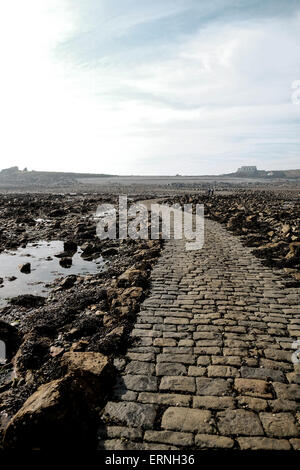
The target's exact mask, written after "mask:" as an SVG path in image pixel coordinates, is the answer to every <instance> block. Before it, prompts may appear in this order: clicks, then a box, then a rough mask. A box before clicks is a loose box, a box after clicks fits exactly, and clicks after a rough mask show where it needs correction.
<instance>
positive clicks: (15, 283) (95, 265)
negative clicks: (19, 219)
mask: <svg viewBox="0 0 300 470" xmlns="http://www.w3.org/2000/svg"><path fill="white" fill-rule="evenodd" d="M63 247H64V244H63V242H62V241H52V242H45V241H40V242H36V243H28V245H27V246H26V248H19V249H18V250H15V251H4V252H3V253H0V278H3V282H2V283H0V307H3V306H5V304H6V300H5V299H7V298H10V297H15V296H17V295H22V294H33V295H45V296H46V295H47V293H48V292H49V286H48V284H49V283H52V282H53V281H54V279H56V278H57V277H63V276H66V275H69V274H76V275H85V274H96V273H99V272H101V271H103V270H104V269H105V266H106V264H105V262H104V260H103V258H102V257H101V256H100V257H99V258H97V259H95V260H93V261H88V260H86V259H83V258H82V257H81V253H82V251H81V250H80V249H79V250H77V252H75V253H74V255H73V256H72V257H71V256H68V258H57V257H56V256H55V255H57V254H59V253H61V252H62V251H63ZM28 262H29V263H31V272H30V273H29V274H23V273H21V272H20V270H19V265H22V264H25V263H28Z"/></svg>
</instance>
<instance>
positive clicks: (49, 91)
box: [0, 0, 300, 175]
mask: <svg viewBox="0 0 300 470" xmlns="http://www.w3.org/2000/svg"><path fill="white" fill-rule="evenodd" d="M0 60H1V75H0V77H1V78H0V83H1V87H0V125H1V135H0V168H5V167H9V166H13V165H18V166H19V167H20V168H23V167H25V166H27V167H28V168H29V169H35V170H71V171H85V172H103V173H113V174H176V173H181V174H191V175H192V174H213V173H215V174H217V173H224V172H229V171H233V170H235V169H236V168H237V167H238V166H241V165H257V166H258V167H259V168H260V169H292V168H300V105H297V104H296V103H295V104H293V102H292V93H293V89H292V83H293V82H294V81H296V80H300V0H289V1H286V0H263V1H262V0H201V1H200V0H26V1H24V0H9V1H5V2H4V1H3V2H1V3H0ZM299 83H300V82H299ZM294 93H297V90H296V91H295V90H294ZM294 101H295V100H294Z"/></svg>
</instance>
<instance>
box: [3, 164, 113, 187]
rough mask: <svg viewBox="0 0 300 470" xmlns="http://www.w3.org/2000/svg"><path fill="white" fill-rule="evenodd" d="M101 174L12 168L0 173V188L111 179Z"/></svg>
mask: <svg viewBox="0 0 300 470" xmlns="http://www.w3.org/2000/svg"><path fill="white" fill-rule="evenodd" d="M113 176H114V175H108V174H103V173H97V174H94V173H72V172H60V171H34V170H32V171H28V170H27V168H24V170H20V169H19V167H17V166H13V167H10V168H5V169H3V170H1V171H0V187H5V188H10V187H20V188H22V187H44V186H46V187H54V188H55V187H61V186H73V185H77V184H78V180H79V179H80V178H104V177H113Z"/></svg>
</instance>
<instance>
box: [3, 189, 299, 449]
mask: <svg viewBox="0 0 300 470" xmlns="http://www.w3.org/2000/svg"><path fill="white" fill-rule="evenodd" d="M153 196H154V195H152V196H150V195H149V194H148V195H147V198H150V197H153ZM141 199H143V195H142V194H139V195H134V196H133V197H132V198H131V200H132V201H137V200H141ZM164 201H165V202H166V203H168V204H174V203H180V204H185V203H194V204H196V203H198V204H199V203H203V204H204V206H205V213H206V216H207V217H210V218H212V219H213V220H215V221H217V222H220V223H221V224H224V225H225V226H226V228H227V229H228V230H230V231H231V232H233V233H234V234H236V235H237V236H239V237H241V239H242V241H243V243H244V244H246V245H247V246H251V247H253V250H254V251H253V253H254V254H255V255H256V256H258V257H259V258H261V259H262V261H263V262H264V263H266V264H267V265H268V266H272V267H274V268H276V269H278V268H279V269H281V270H282V272H283V274H284V275H286V283H287V286H288V285H290V286H291V287H293V286H295V285H299V282H300V277H299V272H300V241H299V240H300V206H299V198H298V196H297V194H295V193H293V192H283V193H276V192H269V191H265V192H264V191H260V192H255V191H249V190H245V191H244V190H236V191H235V192H232V193H228V194H215V195H214V196H212V197H208V195H207V194H185V195H184V194H181V195H178V196H173V195H169V196H167V195H166V196H165V199H164ZM103 203H112V204H116V203H117V196H114V195H101V194H88V195H83V194H80V195H40V194H39V195H34V194H30V195H28V194H26V195H19V194H18V195H2V196H1V205H0V224H1V226H0V252H1V251H3V250H5V249H6V250H7V249H10V250H11V249H16V248H18V247H20V246H24V247H26V245H27V244H28V243H29V242H34V241H37V240H48V241H50V240H57V239H59V240H62V241H63V242H64V252H63V254H62V259H68V258H70V257H71V258H72V253H74V250H75V247H76V248H77V247H78V246H80V247H81V249H82V252H83V256H85V257H87V258H89V259H93V258H95V257H97V256H99V255H101V256H103V258H104V259H106V260H107V269H106V270H104V271H102V272H99V273H98V274H93V275H85V276H76V275H70V276H65V277H64V278H60V279H57V281H56V282H55V283H54V285H53V286H52V290H51V293H50V294H49V295H48V297H47V298H44V297H40V296H29V295H25V296H19V297H18V296H17V295H16V298H14V299H13V300H12V301H11V302H10V303H9V304H8V305H7V306H6V307H4V308H3V309H1V310H0V339H1V340H2V341H5V343H6V345H7V362H6V364H4V365H3V366H2V367H1V368H0V423H1V434H2V440H3V446H4V447H5V448H27V449H32V448H50V447H53V446H55V447H61V446H62V447H64V448H66V447H68V446H70V447H71V446H74V444H75V445H76V444H78V445H80V446H81V447H90V448H94V447H95V445H96V442H95V440H96V429H97V426H98V422H99V416H100V412H101V409H102V408H103V406H104V405H105V403H106V401H107V399H109V396H110V393H111V387H112V386H113V384H114V377H115V375H116V370H117V369H118V367H119V365H120V364H119V362H120V361H122V356H123V355H124V354H125V352H126V349H127V347H128V346H129V344H130V341H131V340H130V336H129V334H130V332H131V330H132V328H133V325H134V322H135V318H136V314H137V312H138V311H139V308H140V305H141V303H142V302H143V300H144V299H145V298H146V297H147V294H148V292H149V279H150V275H151V270H152V268H153V266H154V265H155V263H156V261H157V259H158V257H159V256H160V251H161V248H162V245H163V242H162V241H161V240H131V239H126V240H123V241H119V240H102V241H101V240H99V238H98V237H97V235H96V222H95V220H94V218H93V214H94V213H95V210H96V207H97V205H99V204H103ZM16 294H17V293H16Z"/></svg>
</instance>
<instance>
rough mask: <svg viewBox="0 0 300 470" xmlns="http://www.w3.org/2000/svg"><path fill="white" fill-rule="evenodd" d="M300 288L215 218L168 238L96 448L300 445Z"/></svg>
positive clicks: (121, 361)
mask: <svg viewBox="0 0 300 470" xmlns="http://www.w3.org/2000/svg"><path fill="white" fill-rule="evenodd" d="M299 300H300V289H299V288H298V289H297V288H293V289H288V288H285V287H284V283H283V282H282V281H281V278H280V273H278V274H276V273H274V272H273V271H272V270H271V269H269V268H267V267H264V266H263V265H262V264H261V263H260V261H259V260H258V259H256V258H255V257H254V256H253V255H252V254H251V250H250V249H248V248H246V247H244V246H242V244H241V243H240V241H239V239H238V238H237V237H233V236H232V235H231V234H230V233H229V232H227V231H226V230H225V229H224V228H223V227H221V226H220V225H219V224H217V223H215V222H213V221H210V220H206V225H205V245H204V248H203V249H202V250H200V251H186V250H185V242H184V241H183V240H181V241H174V240H170V241H168V242H166V244H165V248H164V250H163V252H162V256H161V258H160V260H159V262H158V264H157V265H156V267H155V268H154V270H153V272H152V288H151V293H150V296H149V297H148V299H147V300H146V301H145V302H144V303H143V305H142V308H141V312H140V313H139V315H138V318H137V322H136V325H135V329H134V330H133V332H132V335H133V337H134V339H135V344H134V347H131V349H130V350H129V351H128V353H127V356H126V359H125V360H124V359H119V360H116V361H115V364H116V366H117V367H118V369H119V370H120V377H119V381H118V383H117V385H116V387H115V390H114V396H113V398H112V399H111V401H110V402H108V403H107V405H106V407H105V409H104V412H103V414H102V418H103V423H104V424H103V426H102V427H101V428H100V430H99V448H105V449H118V450H124V449H128V450H132V449H150V450H163V449H166V450H168V449H203V448H210V449H216V448H219V449H224V448H226V449H231V448H236V449H279V450H283V449H300V425H299V421H300V368H299V366H297V365H294V363H293V362H292V359H291V356H292V353H293V352H295V350H294V349H293V348H292V343H293V342H295V341H297V339H300V307H299V304H300V302H299Z"/></svg>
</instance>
